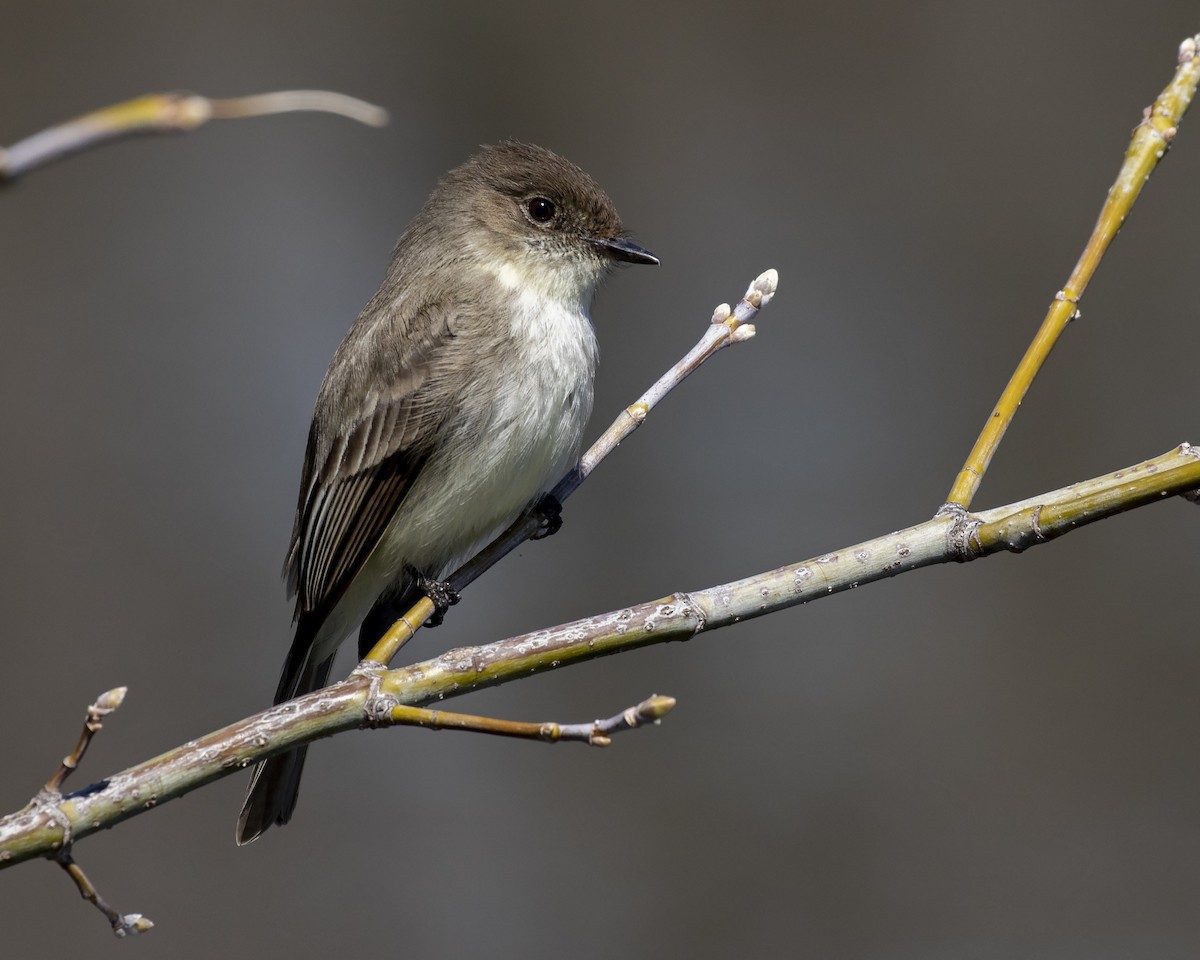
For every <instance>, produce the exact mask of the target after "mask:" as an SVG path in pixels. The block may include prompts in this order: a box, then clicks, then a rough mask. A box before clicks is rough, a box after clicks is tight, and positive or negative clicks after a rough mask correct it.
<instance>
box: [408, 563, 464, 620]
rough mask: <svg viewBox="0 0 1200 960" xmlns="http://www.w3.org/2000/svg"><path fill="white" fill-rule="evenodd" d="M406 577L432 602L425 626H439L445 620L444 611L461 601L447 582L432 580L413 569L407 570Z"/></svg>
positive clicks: (460, 596) (456, 592)
mask: <svg viewBox="0 0 1200 960" xmlns="http://www.w3.org/2000/svg"><path fill="white" fill-rule="evenodd" d="M408 575H409V576H410V577H412V579H413V582H415V583H416V585H417V588H418V589H419V590H420V591H421V592H422V593H423V594H425V596H427V597H428V598H429V599H430V600H431V601H433V606H434V611H433V616H431V617H430V618H429V619H428V620H426V621H425V626H427V627H439V626H441V624H442V621H443V620H445V619H446V611H447V610H449V609H450V608H451V607H452V606H454V605H455V604H456V603H458V601H459V600H461V599H462V595H461V594H460V593H459V592H458V591H457V590H455V589H454V588H453V587H451V586H450V584H449V583H448V582H447V581H445V580H434V579H432V578H431V577H427V576H425V574H423V573H421V572H420V571H419V570H416V569H415V568H413V567H409V568H408Z"/></svg>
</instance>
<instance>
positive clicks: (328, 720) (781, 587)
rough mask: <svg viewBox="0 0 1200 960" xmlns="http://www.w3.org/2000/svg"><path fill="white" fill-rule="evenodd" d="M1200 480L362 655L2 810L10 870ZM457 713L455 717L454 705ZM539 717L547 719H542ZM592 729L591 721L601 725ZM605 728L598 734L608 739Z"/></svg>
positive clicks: (1185, 461)
mask: <svg viewBox="0 0 1200 960" xmlns="http://www.w3.org/2000/svg"><path fill="white" fill-rule="evenodd" d="M1198 487H1200V452H1198V451H1197V449H1196V448H1195V447H1192V446H1190V445H1188V444H1183V445H1182V446H1180V447H1179V448H1178V449H1176V450H1173V451H1171V452H1170V453H1167V454H1164V455H1163V456H1161V457H1156V458H1154V459H1153V460H1148V461H1146V462H1144V463H1140V464H1136V465H1135V466H1132V467H1129V468H1127V469H1125V470H1120V471H1117V472H1116V473H1112V474H1108V475H1107V476H1103V477H1097V478H1095V479H1093V480H1088V481H1084V482H1082V483H1078V484H1075V485H1073V486H1070V487H1065V488H1063V489H1060V490H1055V491H1052V492H1050V493H1046V494H1043V495H1040V496H1038V497H1034V498H1030V499H1028V500H1023V501H1020V502H1018V503H1013V504H1009V505H1008V506H1005V507H998V508H996V509H994V510H987V511H984V512H982V513H979V514H969V513H967V512H966V511H961V512H960V513H956V514H950V513H945V514H942V515H939V516H937V517H934V518H933V519H932V520H928V521H926V522H924V523H920V524H917V525H916V526H913V527H909V528H907V529H905V530H900V531H897V532H895V533H890V534H888V535H886V536H883V537H878V538H876V539H874V540H868V541H865V542H863V543H859V544H854V545H852V546H849V547H845V548H843V549H841V550H837V551H835V552H832V553H826V554H823V555H821V556H819V557H813V558H811V559H809V560H804V561H801V562H799V563H793V564H788V565H786V566H783V567H779V568H777V569H775V570H770V571H767V572H765V573H761V574H758V575H756V576H753V577H747V578H746V579H744V580H738V581H735V582H733V583H727V584H722V585H719V586H715V587H710V588H708V589H706V590H699V591H693V592H689V593H676V594H673V595H671V596H669V597H666V598H664V599H661V600H655V601H651V602H648V603H642V604H639V605H637V606H633V607H628V608H626V609H623V610H615V611H612V612H609V613H605V614H601V615H598V616H594V617H588V618H585V619H583V620H577V621H575V622H574V623H569V624H564V625H562V626H558V627H554V628H551V629H549V630H540V631H537V632H536V633H531V634H526V635H524V636H519V637H512V638H509V639H507V640H501V641H499V642H497V643H492V644H487V645H485V646H479V647H465V648H460V649H457V650H451V651H449V652H448V653H445V654H443V655H442V656H440V657H437V658H434V659H432V660H427V661H424V662H423V663H418V664H412V665H410V666H406V667H401V668H398V669H395V670H384V669H383V668H382V667H380V666H375V667H374V668H373V669H372V668H370V667H368V666H366V665H363V666H360V669H359V670H358V671H356V672H355V673H354V674H352V675H351V676H350V677H349V678H348V679H346V680H344V681H342V682H341V683H336V684H333V685H332V686H330V687H327V688H326V689H324V690H318V691H316V692H315V693H311V694H309V695H307V696H304V697H301V698H299V699H297V700H293V701H290V702H289V703H284V704H280V705H279V706H277V707H272V708H271V709H270V710H266V711H263V712H262V713H259V714H255V715H254V716H252V717H249V718H248V719H246V720H243V721H241V722H240V723H236V724H233V725H232V726H229V727H225V728H224V729H222V730H218V731H216V732H214V733H211V734H209V735H207V736H205V737H201V738H199V739H197V740H194V741H191V742H190V743H187V744H185V745H183V746H181V747H178V748H176V749H174V750H171V751H169V752H168V753H165V754H163V755H162V756H159V757H156V758H155V759H153V760H149V761H147V762H146V763H142V764H139V765H137V766H135V767H131V768H129V769H128V770H125V771H122V772H121V773H118V774H115V775H114V776H112V777H110V778H108V779H106V780H102V781H100V782H99V783H97V784H93V785H92V786H91V787H88V788H86V789H84V790H81V791H79V792H77V793H74V794H69V795H67V796H65V797H62V798H61V800H60V801H59V802H57V803H49V804H48V803H37V802H35V803H31V804H30V805H29V806H27V807H26V808H25V809H23V810H20V811H17V812H16V813H13V814H10V815H8V816H7V817H4V818H0V868H2V867H6V866H10V865H12V864H14V863H19V862H20V861H22V860H28V859H30V858H33V857H45V856H51V857H52V856H54V855H55V852H56V851H57V850H58V849H59V847H61V846H62V845H63V844H64V843H69V842H70V841H71V840H73V839H78V838H80V837H84V836H87V835H88V834H90V833H93V832H95V831H97V830H102V829H106V828H108V827H111V826H113V825H114V824H116V823H119V822H120V821H122V820H125V819H127V818H129V817H132V816H136V815H137V814H139V813H142V812H144V811H145V810H147V809H150V808H151V807H154V806H157V805H158V804H160V803H163V802H165V801H167V800H171V799H173V798H175V797H178V796H181V795H183V794H184V793H188V792H190V791H191V790H194V789H196V788H197V787H200V786H203V785H204V784H206V783H209V782H211V781H213V780H216V779H219V778H221V777H224V776H228V775H229V774H230V773H234V772H236V771H238V770H240V769H242V768H243V767H246V766H249V765H251V764H253V763H256V762H257V761H259V760H262V759H264V758H265V757H267V756H270V755H272V754H275V753H279V752H282V751H284V750H287V749H289V748H290V747H293V746H296V745H297V744H300V743H307V742H309V741H311V740H315V739H318V738H320V737H327V736H331V735H333V734H335V733H339V732H341V731H344V730H351V729H360V728H366V727H378V726H389V725H394V724H395V723H398V722H403V721H404V718H405V717H406V716H409V717H411V716H421V717H425V716H427V715H428V714H425V713H423V714H419V715H411V714H407V713H406V711H403V710H399V711H398V710H397V708H398V707H402V706H420V705H422V704H427V703H431V702H436V701H440V700H442V699H444V698H446V697H452V696H457V695H460V694H463V693H467V692H469V691H471V690H475V689H478V688H480V687H485V686H495V685H497V684H501V683H505V682H508V681H510V680H516V679H519V678H521V677H525V676H528V675H529V674H531V673H540V672H545V671H549V670H555V669H559V668H561V667H564V666H567V665H569V664H572V663H580V662H582V661H584V660H591V659H594V658H596V657H601V656H606V655H608V654H613V653H621V652H624V651H627V650H631V649H634V648H636V647H642V646H647V645H649V644H652V643H664V642H666V641H670V640H687V639H690V638H691V637H693V636H695V635H696V634H698V633H700V632H701V631H706V630H707V631H711V630H714V629H716V628H718V627H724V626H729V625H731V624H734V623H738V622H740V621H742V620H747V619H750V618H752V617H758V616H762V615H764V614H767V613H771V612H773V611H776V610H781V609H784V608H786V607H791V606H795V605H797V604H801V603H807V602H809V601H810V600H817V599H820V598H821V597H825V596H829V595H830V594H833V593H838V592H841V591H843V590H849V589H851V588H853V587H858V586H861V585H863V584H866V583H870V582H872V581H874V580H881V579H884V578H886V577H893V576H896V575H897V574H900V573H905V572H907V571H910V570H915V569H917V568H918V567H925V566H930V565H932V564H937V563H947V562H950V561H956V562H958V561H965V560H972V559H976V558H978V557H982V556H986V555H988V554H991V553H996V552H999V551H1020V550H1024V549H1026V548H1028V547H1030V546H1034V545H1036V544H1039V543H1044V542H1047V541H1049V540H1052V539H1054V538H1056V537H1058V536H1061V535H1063V534H1064V533H1069V532H1070V531H1071V530H1075V529H1078V528H1079V527H1081V526H1084V525H1086V524H1088V523H1092V522H1094V521H1096V520H1100V519H1103V518H1104V517H1107V516H1110V515H1111V514H1113V513H1115V512H1118V511H1122V510H1129V509H1133V508H1136V507H1140V506H1144V505H1145V504H1147V503H1152V502H1155V501H1158V500H1162V499H1164V498H1166V497H1170V496H1173V495H1176V494H1181V493H1185V492H1187V491H1190V490H1195V489H1197V488H1198ZM652 700H653V698H652ZM643 706H645V705H643ZM661 709H662V704H661V703H660V704H658V705H654V704H653V702H651V706H650V707H648V708H647V710H648V711H649V715H650V719H655V717H654V716H653V713H654V711H656V710H661ZM428 713H436V711H429V712H428ZM446 716H453V715H445V714H443V718H445V717H446ZM614 719H615V718H614ZM643 719H644V718H643ZM425 725H436V724H432V723H431V724H425ZM442 725H443V726H448V725H449V724H448V723H445V722H444V723H443V724H442ZM531 726H533V725H531ZM537 726H538V727H539V729H540V726H541V725H537ZM584 726H585V725H581V726H580V731H579V732H580V733H582V730H583V727H584ZM586 727H587V728H588V729H589V730H591V729H593V727H592V725H586ZM463 728H465V727H463ZM560 730H561V728H560ZM607 735H608V734H607V731H601V736H607ZM560 738H561V734H560ZM543 739H544V738H543Z"/></svg>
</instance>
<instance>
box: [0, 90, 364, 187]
mask: <svg viewBox="0 0 1200 960" xmlns="http://www.w3.org/2000/svg"><path fill="white" fill-rule="evenodd" d="M295 110H306V111H317V112H321V113H334V114H337V115H339V116H343V117H348V118H349V119H351V120H357V121H358V122H359V123H365V124H367V125H368V126H372V127H380V126H383V125H384V124H385V123H387V112H386V111H385V110H384V109H383V108H382V107H377V106H375V105H374V104H370V103H367V102H366V101H365V100H359V99H357V98H355V97H348V96H346V95H345V94H342V93H334V92H332V91H329V90H281V91H278V92H276V93H260V94H255V95H253V96H249V97H236V98H234V99H230V100H212V99H209V98H208V97H202V96H200V95H199V94H195V93H149V94H146V95H144V96H141V97H135V98H134V99H133V100H125V101H123V102H122V103H114V104H112V105H111V106H107V107H103V108H102V109H100V110H94V111H92V112H91V113H85V114H84V115H83V116H81V117H76V118H75V119H74V120H69V121H67V122H66V123H63V124H59V125H58V126H56V127H50V128H49V129H47V130H43V131H41V132H40V133H35V134H34V135H33V136H31V137H26V138H25V139H24V140H21V141H19V142H18V143H14V144H13V145H12V146H11V147H8V148H3V147H0V183H3V182H4V181H6V180H15V179H16V178H17V177H19V176H21V175H22V174H25V173H28V172H29V171H30V170H33V169H34V168H36V167H42V166H45V165H46V164H48V163H51V162H52V161H55V160H60V159H62V158H63V157H66V156H69V155H70V154H73V153H78V152H79V151H81V150H86V149H88V148H90V147H95V146H98V145H99V144H102V143H108V142H109V141H112V140H118V139H122V138H124V137H132V136H137V135H140V134H148V133H173V132H180V131H186V130H194V129H196V127H199V126H201V125H203V124H205V123H207V122H208V121H209V120H228V119H234V118H242V117H261V116H266V115H267V114H272V113H287V112H291V111H295Z"/></svg>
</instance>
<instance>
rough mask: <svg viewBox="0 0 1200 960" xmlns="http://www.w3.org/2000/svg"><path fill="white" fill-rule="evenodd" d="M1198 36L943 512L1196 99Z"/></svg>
mask: <svg viewBox="0 0 1200 960" xmlns="http://www.w3.org/2000/svg"><path fill="white" fill-rule="evenodd" d="M1198 51H1200V36H1196V37H1188V38H1187V39H1186V40H1184V41H1183V43H1181V44H1180V45H1179V58H1178V61H1179V66H1178V69H1177V70H1176V71H1175V76H1174V78H1172V80H1171V82H1170V84H1168V85H1167V88H1166V89H1165V90H1163V92H1162V93H1160V94H1159V96H1158V99H1157V100H1155V101H1154V103H1153V104H1151V105H1150V106H1149V107H1147V108H1146V111H1145V115H1144V116H1143V117H1142V122H1141V123H1139V124H1138V125H1137V127H1136V128H1135V129H1134V131H1133V139H1132V141H1131V142H1130V144H1129V148H1128V150H1127V151H1126V153H1125V162H1124V163H1123V164H1122V165H1121V170H1120V172H1119V173H1118V174H1117V179H1116V182H1115V183H1113V185H1112V186H1111V187H1110V188H1109V190H1108V197H1107V198H1106V199H1105V201H1104V206H1103V207H1102V208H1101V210H1100V217H1099V219H1097V221H1096V226H1095V227H1094V228H1093V230H1092V235H1091V237H1090V239H1089V240H1088V242H1087V246H1086V247H1084V250H1083V253H1082V254H1081V255H1080V257H1079V262H1078V263H1076V264H1075V269H1074V270H1073V271H1071V276H1070V277H1068V278H1067V282H1066V284H1064V285H1063V288H1062V289H1061V290H1059V291H1058V293H1056V294H1055V295H1054V299H1053V300H1052V301H1051V303H1050V309H1049V310H1048V311H1047V313H1046V317H1045V319H1044V320H1043V321H1042V325H1041V326H1040V327H1039V328H1038V331H1037V333H1036V334H1035V335H1034V338H1033V342H1032V343H1030V345H1029V348H1028V349H1027V350H1026V351H1025V356H1023V357H1022V358H1021V362H1020V363H1019V364H1017V369H1016V371H1015V372H1014V373H1013V375H1012V379H1010V380H1009V382H1008V385H1007V386H1006V387H1005V388H1004V392H1003V393H1002V394H1001V395H1000V399H999V401H997V403H996V407H995V409H994V410H993V411H992V414H991V416H990V417H988V420H987V423H986V424H984V427H983V431H982V432H981V433H980V434H979V439H978V440H976V441H975V446H974V447H973V448H972V450H971V452H970V454H969V455H968V456H967V460H966V463H964V464H963V467H962V469H961V470H960V471H959V473H958V476H957V477H956V478H955V481H954V486H953V487H952V488H951V490H950V493H949V494H948V495H947V497H946V500H947V503H946V508H947V509H948V510H951V511H952V510H953V509H954V508H956V507H959V508H967V507H969V506H970V505H971V501H972V500H973V499H974V497H975V492H976V491H977V490H978V489H979V484H980V483H981V482H982V481H983V475H984V473H985V472H986V471H987V468H988V465H989V464H990V463H991V462H992V457H993V456H994V455H995V453H996V448H997V447H999V446H1000V441H1001V440H1002V439H1003V438H1004V433H1005V431H1006V430H1008V425H1009V424H1010V423H1012V421H1013V418H1014V417H1015V416H1016V415H1017V408H1018V407H1020V405H1021V401H1022V400H1023V399H1024V398H1025V394H1026V393H1027V392H1028V391H1029V387H1030V385H1031V384H1032V383H1033V379H1034V377H1036V376H1037V375H1038V371H1039V370H1041V368H1042V364H1044V363H1045V362H1046V358H1047V357H1048V356H1049V355H1050V351H1051V350H1053V349H1054V345H1055V344H1056V343H1058V339H1059V337H1060V336H1062V333H1063V331H1064V330H1066V328H1067V324H1069V323H1070V322H1071V321H1072V320H1075V319H1077V318H1078V317H1079V316H1080V314H1079V309H1078V307H1079V301H1080V299H1081V298H1082V297H1083V292H1084V290H1086V289H1087V285H1088V283H1089V282H1090V281H1091V279H1092V277H1093V276H1094V275H1095V273H1096V268H1097V267H1098V266H1099V265H1100V260H1101V259H1102V258H1103V256H1104V254H1105V252H1106V251H1107V250H1108V247H1109V245H1110V244H1111V243H1112V241H1113V240H1114V239H1115V238H1116V236H1117V231H1118V230H1120V229H1121V224H1123V223H1124V222H1125V218H1126V217H1128V216H1129V213H1130V211H1131V210H1132V209H1133V204H1134V202H1135V201H1136V200H1137V198H1138V196H1139V195H1140V194H1141V192H1142V187H1143V186H1145V184H1146V181H1148V180H1149V179H1150V174H1151V173H1153V172H1154V169H1155V167H1157V166H1158V162H1159V161H1160V160H1161V159H1162V158H1163V157H1164V156H1166V153H1167V149H1168V148H1169V147H1170V146H1171V143H1172V141H1174V139H1175V134H1176V133H1177V132H1178V128H1179V122H1180V121H1181V120H1182V119H1183V115H1184V113H1185V112H1187V108H1188V105H1189V104H1190V103H1191V102H1192V97H1193V96H1194V95H1195V93H1196V86H1197V84H1198V83H1200V53H1198Z"/></svg>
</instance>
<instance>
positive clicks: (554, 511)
mask: <svg viewBox="0 0 1200 960" xmlns="http://www.w3.org/2000/svg"><path fill="white" fill-rule="evenodd" d="M529 512H530V513H531V514H533V515H534V516H536V517H538V518H539V520H540V525H539V526H538V530H537V533H535V534H534V535H533V536H532V537H530V538H529V539H530V540H544V539H545V538H546V537H552V536H554V535H555V534H556V533H558V531H559V530H561V529H562V523H563V522H562V504H561V503H559V502H558V498H557V497H555V496H553V495H551V494H549V493H547V494H543V495H542V496H541V497H540V498H539V499H538V501H537V503H535V504H534V505H533V506H532V507H531V508H530V510H529Z"/></svg>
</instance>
